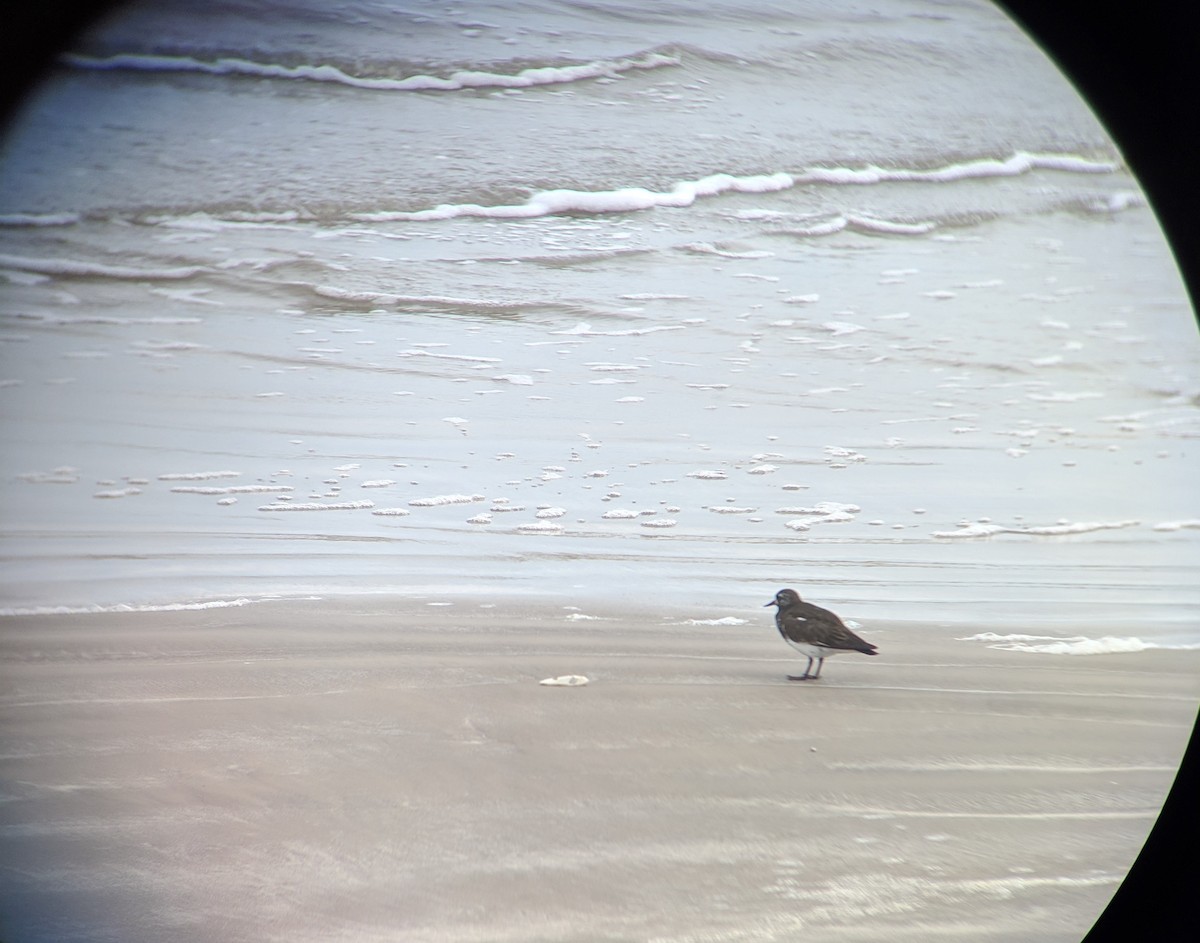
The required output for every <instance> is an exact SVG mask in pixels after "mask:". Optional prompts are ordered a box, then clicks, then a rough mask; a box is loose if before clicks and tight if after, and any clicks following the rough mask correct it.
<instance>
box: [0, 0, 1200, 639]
mask: <svg viewBox="0 0 1200 943" xmlns="http://www.w3.org/2000/svg"><path fill="white" fill-rule="evenodd" d="M700 13H701V11H700V10H699V9H698V8H697V7H696V5H695V4H681V3H670V2H664V3H655V4H653V5H651V6H648V7H647V6H646V5H640V4H624V3H619V2H599V0H598V2H588V3H553V2H527V3H523V4H520V5H514V4H505V3H498V2H493V3H487V2H464V3H460V4H444V3H438V4H433V3H419V2H402V0H395V2H392V0H389V2H372V3H368V2H361V3H350V2H347V3H340V4H329V3H326V2H323V0H322V2H318V0H305V2H299V0H289V2H277V3H268V2H258V0H255V2H249V0H247V2H241V3H239V2H230V3H224V4H221V5H220V7H219V8H217V9H211V10H210V9H205V10H203V11H198V10H197V9H195V5H194V4H190V3H187V2H183V0H171V2H156V3H148V4H141V5H139V4H133V5H131V6H129V7H128V8H127V9H125V10H123V11H122V12H121V13H120V14H119V15H116V16H114V17H113V18H112V19H110V20H109V21H106V22H105V23H103V24H101V25H100V26H99V27H98V28H97V29H96V30H95V31H93V33H91V34H90V35H88V36H86V37H84V38H83V39H82V40H80V42H79V43H78V44H77V46H76V48H74V49H72V50H69V51H68V52H66V53H65V54H64V55H63V57H62V59H61V60H60V63H59V67H58V68H57V69H56V71H55V72H54V73H53V74H52V75H51V76H50V77H49V78H48V79H47V81H46V82H45V84H44V85H43V86H42V87H41V88H40V89H39V90H38V91H37V92H36V94H34V95H33V96H32V97H31V98H30V99H29V101H28V103H27V105H26V107H25V109H24V111H23V112H22V113H21V114H20V115H19V116H18V118H17V120H16V121H15V122H14V123H13V125H12V126H11V127H9V128H8V129H7V131H6V135H5V138H4V141H3V149H2V151H0V276H2V286H3V287H2V289H0V291H2V297H0V403H2V404H3V413H2V415H3V438H4V442H5V448H4V451H3V457H2V458H0V462H2V463H3V464H2V474H0V512H2V540H3V545H2V552H3V560H4V566H3V576H2V577H0V579H2V580H3V583H2V587H0V589H2V593H3V599H2V601H0V606H3V608H4V611H7V612H24V611H38V610H42V609H61V608H66V609H78V610H89V609H104V608H112V607H120V606H129V607H134V608H152V607H156V606H179V605H224V604H242V603H244V602H245V601H255V600H260V599H269V598H273V597H278V596H300V597H304V596H333V595H343V594H368V593H369V594H380V595H387V594H406V595H407V594H419V595H424V596H429V597H431V598H438V599H459V598H462V599H473V600H486V599H494V598H497V597H513V598H515V597H522V596H530V597H537V598H540V599H550V600H560V601H561V602H562V604H563V605H573V604H577V603H579V602H580V601H582V600H586V601H588V603H589V604H591V603H593V602H595V601H597V600H604V599H612V600H619V601H621V602H622V603H625V602H628V601H630V600H633V599H641V600H645V601H647V602H649V603H651V604H653V605H661V606H663V607H664V608H668V609H672V610H673V611H674V610H678V611H682V612H685V613H686V614H689V615H696V616H702V615H704V614H706V613H711V614H713V615H714V616H716V617H722V616H726V615H730V614H735V613H736V614H746V613H752V614H753V613H755V612H756V610H757V607H759V606H761V604H762V603H763V602H765V601H766V600H768V599H770V598H771V596H772V595H773V593H774V592H775V590H776V589H778V588H779V587H780V586H783V585H792V586H796V587H797V588H799V589H800V590H801V592H802V594H803V595H805V596H806V597H808V598H810V599H812V600H813V601H816V602H820V603H822V604H824V605H828V606H831V607H832V608H835V609H837V610H838V611H839V612H841V613H842V614H843V615H845V616H847V617H850V618H853V619H855V620H856V621H858V622H859V623H861V624H863V625H864V626H868V627H869V625H870V622H871V620H872V619H889V620H901V621H916V622H926V623H950V624H957V623H963V624H964V626H966V627H974V628H973V629H971V631H964V632H963V633H962V635H961V637H963V638H974V639H975V641H976V643H979V644H988V643H992V644H1009V645H1012V646H1017V647H1020V646H1025V647H1027V648H1029V647H1032V648H1034V649H1035V650H1043V651H1061V652H1063V653H1092V652H1097V651H1100V652H1103V651H1109V650H1120V651H1130V650H1136V649H1137V647H1138V646H1139V645H1141V646H1147V645H1150V646H1156V645H1168V646H1191V645H1196V644H1200V626H1198V625H1197V618H1196V614H1197V611H1198V610H1197V606H1198V604H1200V580H1197V578H1196V577H1197V572H1198V570H1200V507H1198V506H1197V491H1196V488H1195V484H1194V483H1195V481H1196V480H1197V478H1198V471H1200V461H1198V459H1200V455H1198V446H1197V442H1198V440H1197V436H1200V371H1198V369H1197V368H1198V366H1200V343H1198V337H1197V331H1196V324H1195V321H1194V318H1193V313H1192V311H1191V309H1190V307H1189V304H1188V302H1187V299H1186V296H1185V293H1184V289H1183V286H1182V284H1181V281H1180V277H1179V274H1178V271H1177V269H1176V266H1175V264H1174V261H1173V259H1172V257H1171V253H1170V249H1169V247H1168V246H1167V244H1166V243H1165V241H1164V238H1163V235H1162V232H1161V230H1160V229H1159V226H1158V224H1157V222H1156V219H1155V215H1154V212H1153V208H1152V207H1151V206H1149V205H1147V203H1146V200H1145V198H1144V197H1143V196H1142V194H1141V192H1140V190H1139V187H1138V182H1137V180H1136V179H1135V178H1134V177H1132V176H1131V175H1130V173H1129V172H1128V170H1127V169H1126V168H1125V166H1124V164H1123V161H1122V157H1121V153H1120V150H1119V148H1118V147H1117V145H1116V144H1114V142H1113V141H1112V140H1110V139H1109V137H1108V136H1107V135H1106V133H1105V131H1104V129H1103V127H1102V126H1101V124H1100V123H1099V122H1098V121H1097V119H1096V118H1095V116H1094V115H1093V114H1092V113H1091V112H1090V111H1089V110H1088V108H1087V106H1086V104H1085V103H1084V102H1083V101H1082V100H1081V99H1080V98H1079V97H1078V95H1077V94H1076V92H1075V91H1074V90H1073V89H1072V87H1071V86H1070V84H1069V83H1068V82H1067V81H1066V80H1065V79H1064V78H1063V76H1062V75H1061V74H1060V73H1059V72H1058V71H1057V69H1056V68H1055V66H1054V64H1053V63H1052V62H1051V61H1049V60H1048V59H1047V58H1046V57H1045V55H1044V54H1043V53H1042V52H1041V51H1040V50H1039V49H1038V48H1037V47H1036V46H1035V45H1034V44H1033V43H1032V42H1031V41H1030V40H1029V39H1028V38H1027V37H1026V36H1025V35H1024V34H1022V33H1021V32H1020V30H1019V29H1018V28H1016V27H1015V26H1014V25H1013V24H1012V23H1011V22H1010V21H1009V20H1007V19H1006V18H1005V16H1004V15H1003V14H1002V13H1001V12H1000V11H999V10H998V9H996V8H995V7H993V6H991V5H990V4H988V3H986V2H982V0H948V2H941V3H929V2H916V0H880V2H876V3H873V4H871V5H870V6H869V7H860V6H857V5H847V4H845V3H841V2H836V3H835V2H826V3H822V2H806V3H803V4H770V3H763V2H749V0H744V2H733V0H730V2H719V3H706V4H704V5H703V15H700ZM758 615H761V612H758ZM751 617H754V616H751ZM987 633H991V634H990V635H989V634H987ZM1081 633H1082V634H1081ZM1039 639H1040V640H1041V641H1039ZM1039 646H1040V647H1039Z"/></svg>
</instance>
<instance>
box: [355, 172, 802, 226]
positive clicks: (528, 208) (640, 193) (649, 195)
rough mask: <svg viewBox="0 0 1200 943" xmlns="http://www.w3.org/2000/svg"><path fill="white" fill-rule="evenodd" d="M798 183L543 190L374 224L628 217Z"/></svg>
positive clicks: (384, 217)
mask: <svg viewBox="0 0 1200 943" xmlns="http://www.w3.org/2000/svg"><path fill="white" fill-rule="evenodd" d="M794 183H795V181H794V178H793V177H792V176H791V174H786V173H775V174H765V175H755V176H749V177H735V176H733V175H732V174H713V175H712V176H709V177H703V178H701V179H699V180H681V181H680V182H678V183H676V184H675V186H673V187H672V188H671V189H670V190H667V191H654V190H647V189H646V188H645V187H624V188H621V189H618V190H565V189H563V190H543V191H541V192H539V193H535V194H534V195H533V196H531V197H530V198H529V199H528V200H527V201H526V202H524V203H518V204H510V205H499V206H483V205H481V204H479V203H443V204H441V205H440V206H436V207H434V208H433V209H430V210H416V211H413V212H396V213H372V214H371V215H370V218H371V219H372V220H373V221H375V222H390V221H395V222H401V221H409V222H428V221H431V220H442V219H454V218H456V217H460V216H483V217H490V218H495V219H532V218H535V217H538V216H553V215H557V214H561V213H628V212H632V211H634V210H647V209H652V208H654V207H657V206H667V207H687V206H691V205H692V204H693V203H695V202H696V200H697V199H699V198H700V197H706V196H715V195H717V194H719V193H725V192H727V191H730V190H733V191H736V192H741V193H770V192H772V191H776V190H786V189H788V188H789V187H791V186H793V185H794Z"/></svg>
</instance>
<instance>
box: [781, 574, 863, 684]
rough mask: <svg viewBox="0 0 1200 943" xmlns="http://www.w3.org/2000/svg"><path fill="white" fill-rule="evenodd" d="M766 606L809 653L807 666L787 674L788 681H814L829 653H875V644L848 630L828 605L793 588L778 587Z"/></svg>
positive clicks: (785, 634) (790, 640)
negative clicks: (824, 606)
mask: <svg viewBox="0 0 1200 943" xmlns="http://www.w3.org/2000/svg"><path fill="white" fill-rule="evenodd" d="M766 606H775V607H777V611H776V613H775V625H776V627H777V628H778V629H779V634H780V635H782V636H783V638H784V641H786V642H787V643H788V644H789V645H791V646H792V648H794V649H796V651H798V652H800V654H802V655H806V656H808V667H807V668H805V669H804V674H802V675H788V676H787V678H788V680H789V681H816V680H817V678H819V677H821V666H822V665H824V664H825V659H826V658H828V657H829V656H830V655H837V654H839V653H841V652H862V653H863V654H864V655H877V654H879V653H878V652H877V651H875V646H874V645H872V644H871V643H870V642H864V641H863V640H862V639H860V638H859V637H858V636H857V635H855V634H854V633H853V632H851V631H850V630H849V629H848V628H846V626H845V625H844V624H843V623H842V620H841V619H839V618H838V617H837V616H836V615H834V614H833V613H832V612H830V611H829V610H828V609H822V608H821V607H820V606H814V605H813V604H812V603H809V602H804V601H802V600H801V599H800V594H799V593H797V592H796V591H795V590H794V589H781V590H780V591H779V592H777V593H776V594H775V598H774V599H772V600H771V601H770V602H769V603H766V605H765V606H764V607H763V608H766ZM814 658H815V659H817V671H816V673H815V674H814V673H813V670H812V666H813V659H814Z"/></svg>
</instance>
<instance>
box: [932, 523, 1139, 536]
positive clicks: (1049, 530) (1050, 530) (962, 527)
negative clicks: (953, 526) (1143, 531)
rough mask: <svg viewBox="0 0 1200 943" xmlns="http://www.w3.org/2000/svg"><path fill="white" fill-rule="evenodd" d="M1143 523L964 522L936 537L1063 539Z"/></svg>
mask: <svg viewBox="0 0 1200 943" xmlns="http://www.w3.org/2000/svg"><path fill="white" fill-rule="evenodd" d="M1140 524H1141V521H1097V522H1084V521H1080V522H1077V523H1074V524H1072V523H1068V522H1067V521H1060V522H1059V523H1057V524H1046V525H1044V526H1038V527H1005V526H1004V525H1003V524H988V523H982V522H976V523H970V522H965V521H964V522H963V523H961V524H959V525H958V530H935V531H934V532H933V536H934V537H943V538H949V537H954V538H962V537H992V536H994V535H996V534H1025V535H1027V536H1034V537H1063V536H1070V535H1072V534H1090V533H1093V532H1094V531H1098V530H1120V529H1122V528H1125V527H1137V526H1139V525H1140Z"/></svg>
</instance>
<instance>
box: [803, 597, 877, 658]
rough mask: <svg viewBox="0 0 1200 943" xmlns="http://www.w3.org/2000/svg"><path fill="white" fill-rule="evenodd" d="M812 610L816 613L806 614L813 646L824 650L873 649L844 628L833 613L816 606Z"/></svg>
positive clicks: (872, 646)
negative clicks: (821, 647) (818, 646)
mask: <svg viewBox="0 0 1200 943" xmlns="http://www.w3.org/2000/svg"><path fill="white" fill-rule="evenodd" d="M813 609H816V610H817V611H816V612H810V613H809V614H808V616H809V623H810V628H809V629H808V635H809V638H810V639H811V640H812V641H813V642H814V643H815V644H817V645H822V646H824V647H825V648H846V649H851V650H852V651H863V650H864V649H874V648H875V646H874V645H872V644H871V643H870V642H866V641H864V640H863V639H861V638H859V637H858V636H857V635H855V634H854V633H853V632H851V631H850V630H849V629H848V628H846V626H845V625H844V624H843V623H842V620H841V619H839V618H838V617H837V616H836V615H835V614H834V613H832V612H829V611H828V610H826V609H818V607H816V606H813Z"/></svg>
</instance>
